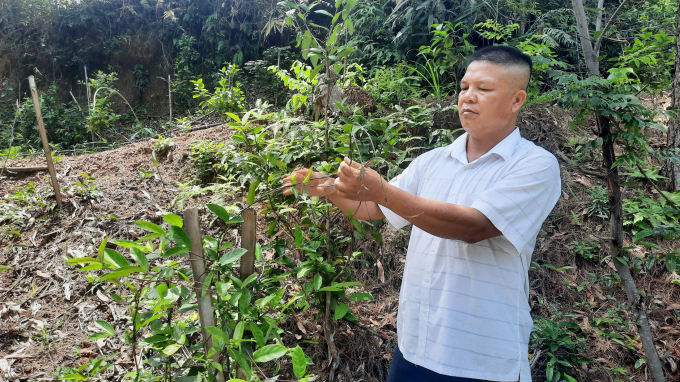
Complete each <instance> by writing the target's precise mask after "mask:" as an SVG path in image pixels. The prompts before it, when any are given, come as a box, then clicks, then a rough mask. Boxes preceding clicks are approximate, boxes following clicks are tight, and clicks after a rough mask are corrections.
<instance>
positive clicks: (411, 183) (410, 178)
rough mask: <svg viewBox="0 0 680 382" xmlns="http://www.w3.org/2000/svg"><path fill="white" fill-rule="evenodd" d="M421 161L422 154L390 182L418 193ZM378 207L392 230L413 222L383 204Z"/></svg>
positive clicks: (405, 189)
mask: <svg viewBox="0 0 680 382" xmlns="http://www.w3.org/2000/svg"><path fill="white" fill-rule="evenodd" d="M420 162H422V156H420V157H418V158H416V159H415V160H413V162H411V164H409V166H408V167H407V168H406V170H404V172H402V173H401V174H399V175H397V176H396V177H394V178H393V179H392V180H390V181H389V183H390V184H391V185H393V186H395V187H397V188H398V189H400V190H403V191H406V192H408V193H410V194H414V195H417V194H418V186H419V185H420V174H421V172H420V171H418V167H419V164H420ZM388 204H389V201H388ZM378 207H380V210H381V211H382V213H383V214H384V215H385V219H387V222H388V223H389V226H390V228H391V229H392V230H394V231H397V230H400V229H402V228H404V227H406V226H407V225H409V224H411V222H409V221H408V220H406V219H404V218H403V217H401V216H399V215H397V214H395V213H394V212H392V211H391V210H390V209H389V208H387V207H385V206H382V205H378Z"/></svg>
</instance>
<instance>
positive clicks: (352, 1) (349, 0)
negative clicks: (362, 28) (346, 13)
mask: <svg viewBox="0 0 680 382" xmlns="http://www.w3.org/2000/svg"><path fill="white" fill-rule="evenodd" d="M355 5H357V0H347V7H348V8H349V9H352V8H354V6H355Z"/></svg>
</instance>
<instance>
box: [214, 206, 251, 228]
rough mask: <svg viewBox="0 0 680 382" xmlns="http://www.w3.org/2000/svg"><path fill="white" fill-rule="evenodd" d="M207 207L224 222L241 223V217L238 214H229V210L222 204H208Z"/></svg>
mask: <svg viewBox="0 0 680 382" xmlns="http://www.w3.org/2000/svg"><path fill="white" fill-rule="evenodd" d="M207 206H208V209H209V210H210V211H212V212H213V213H214V214H215V215H217V216H219V218H220V219H222V221H223V222H224V223H225V224H234V223H243V218H242V217H240V216H231V215H230V214H229V212H227V210H226V209H224V207H222V206H218V205H217V204H208V205H207Z"/></svg>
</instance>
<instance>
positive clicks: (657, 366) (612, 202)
mask: <svg viewBox="0 0 680 382" xmlns="http://www.w3.org/2000/svg"><path fill="white" fill-rule="evenodd" d="M624 3H625V0H624V2H623V3H621V4H620V5H619V7H618V8H617V10H616V11H615V12H614V13H613V14H612V18H611V19H610V20H609V22H608V23H607V26H605V28H604V29H605V30H603V31H602V33H603V34H604V33H605V32H606V29H607V27H608V26H609V25H610V23H611V22H612V20H613V19H614V18H615V17H616V13H618V11H620V10H621V7H622V6H623V4H624ZM572 4H573V6H574V16H575V17H576V24H577V27H578V34H579V39H580V41H581V47H582V48H583V55H584V56H585V60H586V67H587V68H588V75H589V76H590V77H595V76H599V75H600V69H599V60H598V58H599V57H598V56H599V48H596V49H593V45H592V43H591V41H590V33H589V32H588V20H587V19H586V13H585V10H584V9H583V2H582V0H572ZM603 37H604V36H603V35H600V36H599V37H598V39H597V42H596V47H599V44H600V42H601V41H602V38H603ZM595 118H596V120H597V127H598V134H599V136H600V138H602V157H603V162H604V163H603V165H604V168H605V171H606V172H607V184H608V186H609V213H610V216H611V218H610V221H609V229H610V231H611V237H613V240H611V242H610V254H611V257H612V259H613V261H614V266H615V267H616V272H617V273H618V274H619V277H621V282H622V284H623V289H624V290H625V292H626V296H627V298H628V304H629V305H630V309H631V311H632V313H633V316H634V317H635V319H636V320H637V323H638V325H639V332H640V338H641V339H642V347H643V349H644V351H645V355H646V356H647V365H648V366H649V370H650V371H651V374H652V380H653V381H654V382H665V378H664V375H663V369H662V367H661V361H660V360H659V354H658V353H657V351H656V346H655V345H654V337H653V336H652V330H651V328H650V327H649V320H647V314H646V313H645V309H644V305H643V304H642V301H641V299H640V294H639V293H638V291H637V287H636V286H635V281H634V280H633V277H632V275H631V274H630V269H628V266H627V265H626V264H624V263H623V262H621V260H619V257H623V256H622V255H624V254H623V253H622V251H621V248H623V213H622V211H623V208H622V206H621V203H622V200H621V182H620V181H619V169H618V166H617V167H612V165H613V164H614V162H616V153H615V152H614V145H615V140H614V139H613V137H612V134H611V123H610V120H609V118H607V117H605V116H602V115H595Z"/></svg>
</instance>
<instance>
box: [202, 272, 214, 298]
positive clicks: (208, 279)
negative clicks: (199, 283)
mask: <svg viewBox="0 0 680 382" xmlns="http://www.w3.org/2000/svg"><path fill="white" fill-rule="evenodd" d="M213 276H215V271H212V272H210V273H208V275H207V276H206V277H205V279H204V280H203V290H202V291H201V297H205V294H206V293H208V289H210V283H211V282H212V278H213Z"/></svg>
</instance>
